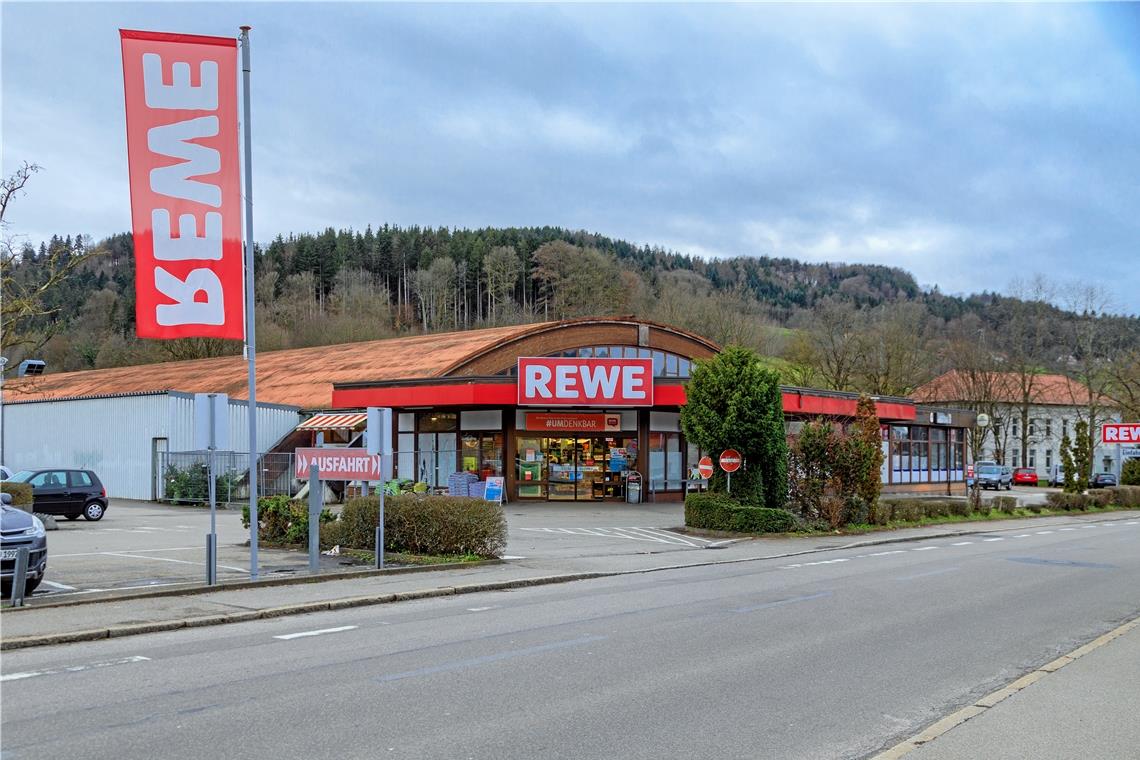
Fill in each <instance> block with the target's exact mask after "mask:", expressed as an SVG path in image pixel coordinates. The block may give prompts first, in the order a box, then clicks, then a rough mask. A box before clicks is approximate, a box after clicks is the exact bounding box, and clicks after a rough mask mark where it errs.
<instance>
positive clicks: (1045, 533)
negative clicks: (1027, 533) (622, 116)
mask: <svg viewBox="0 0 1140 760" xmlns="http://www.w3.org/2000/svg"><path fill="white" fill-rule="evenodd" d="M1052 532H1053V531H1051V530H1039V531H1037V535H1039V536H1048V535H1049V534H1050V533H1052Z"/></svg>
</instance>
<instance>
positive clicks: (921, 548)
mask: <svg viewBox="0 0 1140 760" xmlns="http://www.w3.org/2000/svg"><path fill="white" fill-rule="evenodd" d="M937 548H938V547H937V546H920V547H918V548H917V549H911V551H912V552H928V551H930V550H931V549H937Z"/></svg>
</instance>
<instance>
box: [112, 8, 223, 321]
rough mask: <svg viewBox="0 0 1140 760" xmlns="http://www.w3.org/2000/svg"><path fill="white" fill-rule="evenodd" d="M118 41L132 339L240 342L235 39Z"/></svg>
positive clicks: (141, 37)
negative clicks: (131, 245)
mask: <svg viewBox="0 0 1140 760" xmlns="http://www.w3.org/2000/svg"><path fill="white" fill-rule="evenodd" d="M119 37H120V40H121V42H122V49H123V84H124V92H125V95H126V115H127V157H128V161H127V163H128V167H129V174H130V185H131V229H132V231H133V232H134V241H135V323H136V330H137V332H138V335H139V337H140V338H188V337H201V338H232V339H235V340H241V339H242V338H244V337H245V324H244V315H245V308H244V303H243V295H244V293H243V287H244V278H243V262H242V244H241V195H240V188H239V185H238V177H239V165H238V113H237V40H235V39H234V38H232V37H200V36H197V35H191V34H162V33H158V32H136V31H130V30H127V29H121V30H120V31H119Z"/></svg>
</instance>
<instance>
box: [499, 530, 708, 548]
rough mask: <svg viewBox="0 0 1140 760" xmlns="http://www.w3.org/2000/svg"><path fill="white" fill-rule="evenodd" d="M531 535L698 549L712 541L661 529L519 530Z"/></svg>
mask: <svg viewBox="0 0 1140 760" xmlns="http://www.w3.org/2000/svg"><path fill="white" fill-rule="evenodd" d="M519 530H527V531H531V532H533V533H554V534H558V533H565V534H567V535H570V536H595V537H597V538H620V539H625V540H627V541H650V542H652V543H655V544H672V545H674V546H691V547H694V548H696V547H699V546H700V545H701V544H700V543H695V542H704V543H706V544H707V543H712V539H706V538H697V537H696V536H682V535H681V534H679V533H673V532H672V531H668V530H663V529H661V528H637V527H625V528H519Z"/></svg>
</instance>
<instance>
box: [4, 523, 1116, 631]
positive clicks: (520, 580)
mask: <svg viewBox="0 0 1140 760" xmlns="http://www.w3.org/2000/svg"><path fill="white" fill-rule="evenodd" d="M1136 515H1137V513H1136V512H1113V513H1100V514H1074V515H1065V516H1058V517H1046V518H1039V519H1036V520H1032V521H1028V520H999V521H990V522H979V523H953V524H949V525H932V526H926V527H921V528H908V529H904V530H898V531H890V532H884V533H872V534H867V535H865V536H842V535H840V536H805V537H774V538H758V539H748V540H742V541H736V542H732V543H729V544H727V545H725V546H723V547H722V548H717V549H694V550H691V551H673V552H667V553H659V554H657V553H651V552H636V553H629V554H621V555H606V556H580V557H554V558H552V557H540V556H534V557H528V558H525V559H518V560H509V561H505V562H497V563H480V564H477V565H474V566H472V565H457V566H448V567H446V568H441V569H427V570H419V571H416V572H407V571H400V570H393V571H370V572H366V573H363V574H359V575H353V576H352V577H344V576H343V575H340V576H333V577H332V578H329V579H325V578H321V579H319V580H312V579H306V578H297V579H296V580H297V581H298V582H295V583H287V584H275V585H270V584H268V583H256V584H250V583H239V584H227V585H224V586H221V587H217V588H214V589H209V590H206V589H204V587H202V586H189V587H184V588H179V589H174V590H170V591H164V592H161V593H159V592H150V593H141V594H133V595H126V594H120V595H116V596H113V597H111V598H106V599H92V598H90V597H88V598H86V599H84V600H83V601H78V600H77V601H72V602H70V603H59V604H54V605H37V606H30V607H25V608H22V609H5V610H4V612H3V614H2V615H0V635H2V639H0V649H15V648H21V647H27V646H44V645H50V644H59V643H65V642H68V641H89V640H94V639H101V638H111V637H119V636H130V635H137V634H142V633H150V632H154V631H163V630H175V629H178V628H184V627H194V626H204V625H221V624H225V623H230V622H240V621H245V620H252V619H257V618H266V617H278V616H281V615H289V614H301V613H305V612H317V611H321V610H327V609H333V608H337V607H350V606H363V605H369V604H384V603H389V602H394V601H401V600H405V599H415V598H425V597H430V596H443V595H451V594H459V593H473V592H476V591H491V590H498V589H505V588H517V587H521V586H529V585H540V584H546V583H566V582H572V581H575V580H584V579H587V578H596V577H603V576H612V575H620V574H625V573H642V572H653V571H658V570H662V569H666V568H676V567H686V566H699V565H707V564H714V563H728V562H749V561H757V560H761V559H771V558H779V557H788V556H796V555H802V554H810V553H815V552H822V551H830V550H834V549H841V548H848V547H855V546H873V545H877V544H884V543H895V542H902V541H917V540H927V539H933V538H943V537H949V536H959V535H968V534H974V533H996V532H1002V531H1010V530H1013V531H1022V530H1025V529H1026V528H1027V527H1029V526H1035V527H1038V528H1040V527H1048V526H1052V525H1064V524H1076V523H1080V522H1085V521H1090V520H1093V521H1096V520H1117V519H1135V517H1136ZM306 580H308V581H309V582H302V581H306ZM235 585H236V586H237V587H236V588H235V587H234V586H235Z"/></svg>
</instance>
